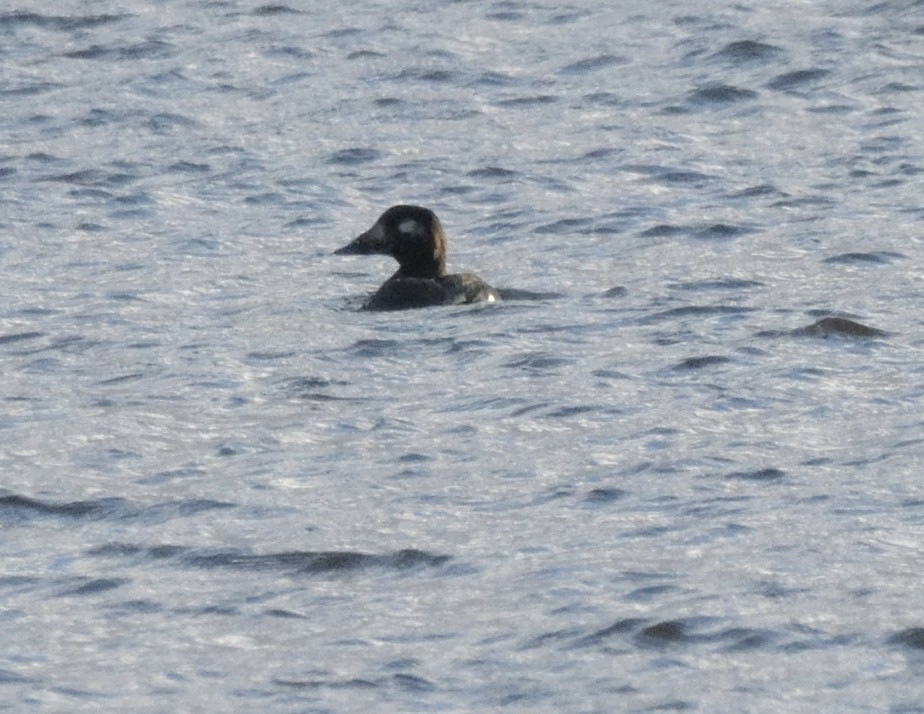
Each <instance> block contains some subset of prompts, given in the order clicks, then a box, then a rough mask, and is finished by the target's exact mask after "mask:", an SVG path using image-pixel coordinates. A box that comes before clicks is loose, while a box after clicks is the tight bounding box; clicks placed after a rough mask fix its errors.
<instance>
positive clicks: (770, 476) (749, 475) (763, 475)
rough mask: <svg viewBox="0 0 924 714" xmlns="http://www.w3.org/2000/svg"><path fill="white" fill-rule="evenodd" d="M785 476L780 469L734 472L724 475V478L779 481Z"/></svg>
mask: <svg viewBox="0 0 924 714" xmlns="http://www.w3.org/2000/svg"><path fill="white" fill-rule="evenodd" d="M785 476H786V472H785V471H782V470H781V469H775V468H766V469H758V470H757V471H736V472H734V473H730V474H726V475H725V478H727V479H732V480H737V481H780V480H781V479H783V478H784V477H785Z"/></svg>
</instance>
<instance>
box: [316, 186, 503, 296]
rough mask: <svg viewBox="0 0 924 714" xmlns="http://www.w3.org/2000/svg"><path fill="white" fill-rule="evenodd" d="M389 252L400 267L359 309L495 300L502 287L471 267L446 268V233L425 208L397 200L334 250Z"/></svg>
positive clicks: (336, 252) (342, 251) (362, 253)
mask: <svg viewBox="0 0 924 714" xmlns="http://www.w3.org/2000/svg"><path fill="white" fill-rule="evenodd" d="M373 254H380V255H390V256H391V257H392V258H394V259H395V260H397V261H398V270H397V271H396V272H395V274H394V275H392V276H391V277H390V278H388V280H386V281H385V282H384V283H383V284H382V286H381V287H380V288H379V289H378V290H376V291H375V292H374V293H373V294H372V295H370V296H369V298H368V299H367V300H366V301H365V303H364V304H363V306H362V309H363V310H407V309H412V308H421V307H432V306H436V305H462V304H467V303H478V302H496V301H498V300H500V293H499V292H498V291H497V290H495V289H494V288H492V287H491V286H490V285H488V284H487V283H486V282H485V281H484V280H482V279H481V278H479V277H478V276H477V275H475V274H474V273H453V274H447V273H446V233H445V232H444V231H443V225H442V224H441V223H440V220H439V218H437V217H436V214H435V213H434V212H433V211H431V210H430V209H429V208H423V207H422V206H412V205H406V204H400V205H397V206H392V207H391V208H389V209H388V210H386V211H385V212H384V213H383V214H382V215H381V216H379V218H378V220H377V221H376V222H375V223H374V224H373V225H372V227H371V228H370V229H369V230H367V231H366V232H365V233H362V234H360V235H359V236H357V237H356V238H355V239H353V240H352V241H351V242H350V243H348V244H347V245H345V246H343V247H342V248H338V249H337V250H335V251H334V255H373Z"/></svg>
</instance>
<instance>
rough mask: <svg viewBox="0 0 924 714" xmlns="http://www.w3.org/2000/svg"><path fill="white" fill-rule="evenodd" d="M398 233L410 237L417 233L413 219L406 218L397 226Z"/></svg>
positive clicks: (415, 222)
mask: <svg viewBox="0 0 924 714" xmlns="http://www.w3.org/2000/svg"><path fill="white" fill-rule="evenodd" d="M398 232H399V233H402V234H404V235H406V236H407V235H412V234H413V233H416V232H417V221H415V220H414V219H413V218H406V219H405V220H403V221H401V223H399V224H398Z"/></svg>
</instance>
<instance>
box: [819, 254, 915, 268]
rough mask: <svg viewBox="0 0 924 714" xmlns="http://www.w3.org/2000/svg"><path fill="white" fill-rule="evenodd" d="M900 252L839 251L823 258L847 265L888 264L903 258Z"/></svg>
mask: <svg viewBox="0 0 924 714" xmlns="http://www.w3.org/2000/svg"><path fill="white" fill-rule="evenodd" d="M905 257H907V256H904V255H902V254H901V253H892V252H890V251H879V252H872V253H841V254H840V255H832V256H831V257H830V258H825V259H824V261H823V262H825V263H844V264H847V265H888V264H889V263H891V262H892V261H893V260H894V259H897V258H905Z"/></svg>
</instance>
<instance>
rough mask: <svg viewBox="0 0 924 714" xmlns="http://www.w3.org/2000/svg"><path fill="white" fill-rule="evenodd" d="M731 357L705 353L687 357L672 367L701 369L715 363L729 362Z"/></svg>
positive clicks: (686, 369) (677, 368)
mask: <svg viewBox="0 0 924 714" xmlns="http://www.w3.org/2000/svg"><path fill="white" fill-rule="evenodd" d="M730 361H731V359H730V358H728V357H725V356H723V355H706V356H703V357H688V358H687V359H685V360H683V362H680V363H679V364H678V365H676V366H675V367H674V369H676V370H679V371H689V370H694V369H703V368H704V367H712V366H714V365H717V364H725V363H726V362H730Z"/></svg>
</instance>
